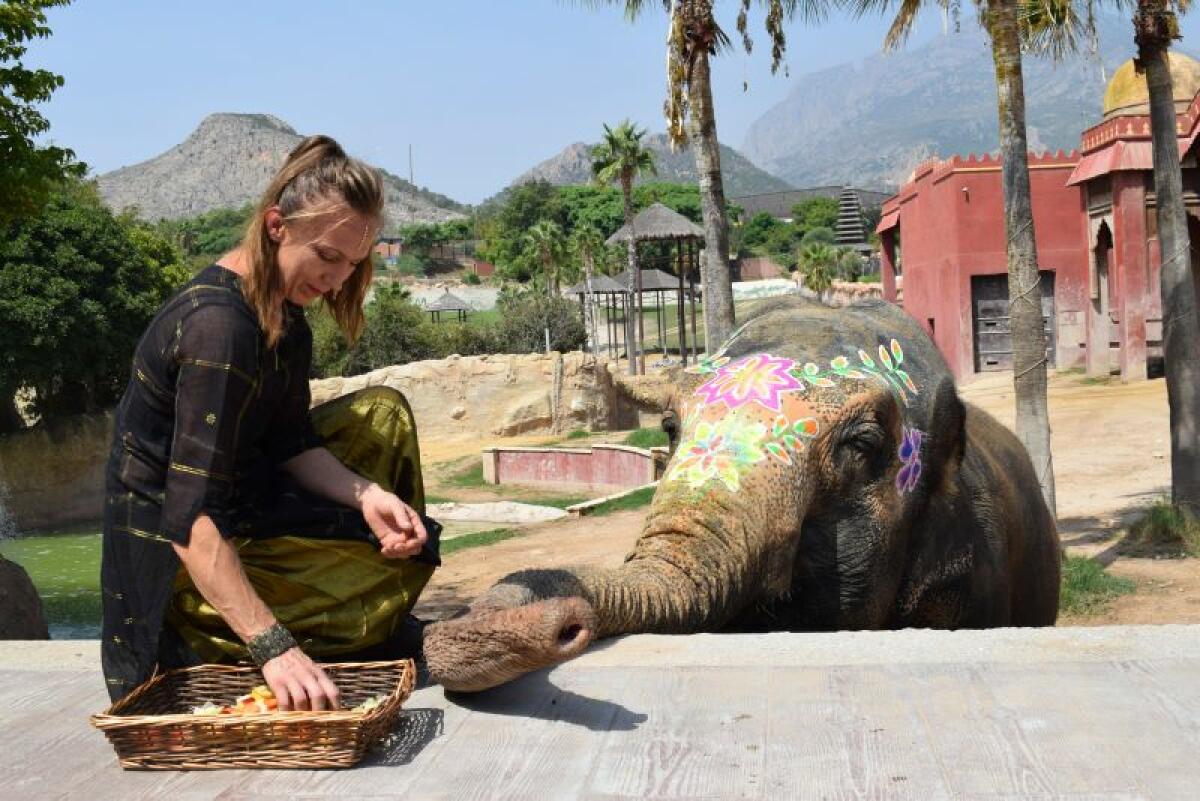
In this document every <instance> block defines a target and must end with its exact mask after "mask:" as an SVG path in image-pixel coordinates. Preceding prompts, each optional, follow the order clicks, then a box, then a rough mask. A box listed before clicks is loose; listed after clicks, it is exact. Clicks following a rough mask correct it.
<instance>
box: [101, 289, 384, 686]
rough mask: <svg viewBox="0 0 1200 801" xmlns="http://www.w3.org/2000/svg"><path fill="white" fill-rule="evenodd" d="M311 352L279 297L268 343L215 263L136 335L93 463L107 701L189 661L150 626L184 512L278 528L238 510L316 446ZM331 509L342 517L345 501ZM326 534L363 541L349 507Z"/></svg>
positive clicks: (231, 527) (164, 598)
mask: <svg viewBox="0 0 1200 801" xmlns="http://www.w3.org/2000/svg"><path fill="white" fill-rule="evenodd" d="M311 359H312V332H311V331H310V330H309V328H308V325H307V323H306V322H305V320H304V315H303V312H302V310H301V309H300V308H299V307H296V306H292V305H290V304H289V305H288V307H287V329H286V333H285V335H284V336H283V338H282V339H281V340H280V341H279V342H278V343H277V344H276V346H275V347H274V348H267V347H266V343H265V339H264V337H263V335H262V331H261V330H260V328H259V326H258V321H257V319H256V317H255V315H254V312H253V310H252V309H251V308H250V306H249V305H248V304H247V303H246V301H245V299H244V298H243V296H242V292H241V289H240V286H239V279H238V276H237V275H236V274H235V273H233V272H231V271H229V270H226V269H225V268H223V267H220V266H217V265H213V266H211V267H208V268H207V269H205V270H203V271H202V272H201V273H199V274H198V275H197V276H196V277H195V278H194V279H192V280H191V281H189V282H188V283H187V284H186V285H184V287H183V288H182V289H181V290H180V291H179V292H178V293H177V294H176V295H175V296H174V297H172V298H171V299H170V300H169V301H167V303H166V304H165V305H164V306H163V308H162V309H161V310H160V311H159V312H158V314H157V316H156V317H155V318H154V320H153V321H152V322H151V323H150V326H149V328H148V329H147V330H146V333H145V334H144V335H143V336H142V339H141V341H140V342H139V343H138V346H137V349H136V351H135V353H134V358H133V369H132V374H131V376H130V380H129V385H128V387H127V388H126V390H125V394H124V396H123V397H122V398H121V402H120V405H119V406H118V407H117V413H116V421H115V426H114V434H113V445H112V450H111V453H110V455H109V460H108V466H107V471H106V495H107V497H106V503H105V510H104V512H105V513H104V544H103V559H102V563H101V588H102V592H103V610H104V615H103V626H102V638H103V639H102V642H101V655H102V662H103V667H104V675H105V680H106V682H107V684H108V689H109V694H110V695H111V696H112V697H113V698H114V699H116V698H119V697H121V696H123V695H125V694H126V693H128V692H129V691H130V690H132V689H133V688H134V687H136V686H137V685H138V684H140V683H141V682H142V681H144V680H146V679H147V678H149V676H150V675H151V674H152V673H153V672H154V668H155V665H156V664H158V663H160V662H162V663H164V664H166V665H169V664H171V663H176V664H181V663H186V662H187V661H191V660H189V659H188V657H187V655H186V653H185V652H184V651H183V650H181V649H186V646H182V643H181V642H179V641H178V638H174V639H172V638H171V637H170V636H165V637H164V636H161V635H162V633H163V614H164V611H165V609H166V606H167V603H168V601H169V598H170V591H171V586H172V581H173V579H174V577H175V574H176V572H177V571H178V569H179V560H178V557H177V556H176V554H175V551H174V549H173V548H172V545H171V544H172V543H180V544H186V543H187V541H188V538H189V535H190V532H191V527H192V523H193V522H194V521H195V519H196V517H197V516H198V515H200V514H201V513H205V514H207V515H209V516H210V517H211V518H212V519H213V521H214V523H215V524H216V525H217V527H218V529H219V530H220V531H221V533H222V534H223V535H225V536H230V535H233V534H245V535H248V536H256V535H261V536H270V535H271V534H272V533H279V532H270V531H267V530H265V529H260V527H256V524H255V514H254V513H252V512H251V511H250V510H259V511H261V509H262V508H263V505H264V501H263V498H266V497H269V496H272V497H275V498H278V497H279V487H278V482H279V481H280V480H281V479H280V476H279V471H277V470H275V469H274V466H275V465H278V464H279V463H281V462H284V461H286V460H288V459H290V458H292V457H293V456H296V455H297V454H299V453H301V452H303V451H305V450H308V449H310V448H314V447H317V446H319V445H320V444H321V441H320V439H319V438H318V437H317V435H316V433H315V432H314V431H313V427H312V423H311V420H310V418H309V411H308V407H309V402H310V394H309V389H308V372H309V365H310V362H311ZM288 494H289V497H292V498H296V497H297V495H296V494H295V493H294V492H289V493H288ZM339 511H340V512H341V513H342V515H341V519H342V520H343V521H344V520H345V516H344V513H346V512H350V511H351V510H348V509H346V508H345V507H341V508H340V509H339ZM293 517H295V515H293ZM310 522H311V521H310ZM327 536H328V534H327ZM337 536H341V537H350V538H355V539H359V538H361V539H371V537H370V536H369V530H368V529H367V527H366V525H365V523H364V522H363V521H362V520H361V515H357V518H356V520H355V524H354V525H351V526H349V527H347V528H343V529H342V530H341V531H340V532H338V534H337ZM160 640H161V641H160Z"/></svg>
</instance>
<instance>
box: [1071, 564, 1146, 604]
mask: <svg viewBox="0 0 1200 801" xmlns="http://www.w3.org/2000/svg"><path fill="white" fill-rule="evenodd" d="M1136 589H1137V585H1136V584H1135V583H1134V582H1133V581H1131V580H1130V579H1127V578H1121V577H1119V576H1114V575H1111V574H1110V573H1106V572H1105V570H1104V567H1103V566H1102V565H1101V564H1100V563H1099V562H1097V561H1096V560H1094V559H1089V558H1087V557H1083V556H1068V557H1067V559H1066V561H1065V562H1063V575H1062V592H1061V593H1060V594H1059V598H1058V610H1059V612H1061V613H1063V614H1067V615H1079V616H1084V615H1095V614H1098V613H1099V612H1102V611H1103V610H1104V608H1105V607H1106V606H1108V604H1110V603H1111V602H1112V601H1113V600H1114V599H1115V598H1117V597H1118V596H1121V595H1128V594H1129V593H1131V592H1134V591H1135V590H1136Z"/></svg>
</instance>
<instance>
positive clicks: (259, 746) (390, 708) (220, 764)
mask: <svg viewBox="0 0 1200 801" xmlns="http://www.w3.org/2000/svg"><path fill="white" fill-rule="evenodd" d="M322 668H324V670H325V672H326V674H327V675H328V676H329V678H330V679H331V680H332V681H333V683H334V684H336V685H337V687H338V690H339V691H340V692H341V704H342V709H341V710H338V711H331V712H268V713H264V714H255V715H220V716H202V715H193V714H192V713H191V712H192V709H193V707H196V706H200V705H202V704H203V703H205V702H206V701H214V702H216V703H220V704H225V703H231V702H232V701H233V699H234V698H236V697H238V696H239V695H245V694H246V693H248V692H250V690H251V689H252V688H253V687H254V686H256V685H259V684H264V683H265V682H264V680H263V677H262V673H261V672H259V670H258V669H257V668H254V667H226V666H223V665H202V666H200V667H194V668H185V669H183V670H173V671H170V672H168V673H163V674H160V675H158V676H155V677H154V678H152V679H150V680H149V681H147V682H146V683H145V684H143V685H141V686H140V687H138V688H137V689H136V690H134V691H133V692H132V693H130V694H129V695H127V696H125V698H123V699H121V700H120V701H118V702H117V703H115V704H113V705H112V706H111V707H110V708H109V709H107V710H106V711H104V712H102V713H100V714H99V715H93V716H92V725H93V726H95V727H96V728H98V729H100V730H101V731H102V732H104V734H105V736H107V737H108V739H109V742H111V743H112V745H113V748H115V749H116V751H117V758H118V759H119V760H120V762H121V767H123V768H140V769H148V770H210V769H215V768H343V767H349V766H351V765H354V764H355V763H357V762H358V761H359V760H361V759H362V758H363V755H364V754H365V753H366V750H367V746H369V745H370V744H371V743H372V742H373V741H375V740H376V739H378V738H380V737H382V736H383V735H385V734H387V732H388V731H390V730H391V728H392V727H393V726H394V725H395V723H396V719H397V717H398V716H399V714H400V707H401V705H402V704H403V703H404V701H405V699H407V698H408V695H409V693H411V692H412V688H413V682H414V677H415V674H416V671H415V668H414V666H413V663H412V660H407V659H406V660H401V661H395V662H358V663H340V664H329V665H322ZM378 695H383V696H387V700H386V701H384V703H382V704H380V705H379V706H377V707H375V708H374V709H371V710H369V711H367V712H352V711H349V710H350V709H352V708H353V707H355V706H357V705H358V704H361V703H362V702H363V701H365V700H367V699H368V698H371V697H373V696H378Z"/></svg>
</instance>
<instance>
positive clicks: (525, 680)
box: [446, 670, 647, 731]
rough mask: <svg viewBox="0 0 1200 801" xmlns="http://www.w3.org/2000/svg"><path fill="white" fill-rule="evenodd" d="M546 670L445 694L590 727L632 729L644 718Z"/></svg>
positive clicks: (480, 708)
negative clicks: (560, 682) (553, 678)
mask: <svg viewBox="0 0 1200 801" xmlns="http://www.w3.org/2000/svg"><path fill="white" fill-rule="evenodd" d="M547 673H548V671H546V670H541V671H538V672H536V673H531V674H529V675H528V676H524V677H522V678H520V679H518V680H516V681H511V682H509V683H508V684H503V685H501V686H499V687H495V688H493V689H491V690H485V691H484V692H480V693H450V692H447V693H446V697H447V698H448V699H450V700H453V701H454V703H456V704H458V705H459V706H461V707H463V708H465V709H470V710H472V711H475V712H486V713H488V714H492V715H506V716H510V715H511V716H516V717H523V718H537V719H539V720H553V721H560V722H562V723H570V724H573V725H575V726H583V727H585V728H587V729H589V730H591V731H633V730H634V729H636V728H638V726H640V725H641V724H643V723H645V722H646V718H647V716H646V715H645V714H644V713H641V712H634V711H632V710H630V709H626V708H625V707H623V706H621V705H620V704H618V703H615V702H613V701H602V700H599V699H596V698H588V697H587V696H583V695H580V694H578V693H574V692H571V691H570V690H563V689H561V688H559V687H557V686H555V685H554V684H552V683H551V682H550V679H549V677H548V675H547Z"/></svg>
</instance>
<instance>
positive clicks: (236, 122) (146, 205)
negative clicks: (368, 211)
mask: <svg viewBox="0 0 1200 801" xmlns="http://www.w3.org/2000/svg"><path fill="white" fill-rule="evenodd" d="M301 139H302V137H301V135H300V134H298V133H297V132H296V131H295V130H294V129H293V128H292V127H291V126H290V125H288V124H287V123H286V122H284V121H283V120H281V119H279V118H278V117H273V116H271V115H270V114H210V115H209V116H207V117H205V118H204V120H203V121H202V122H201V123H200V125H199V127H198V128H196V130H195V131H193V132H192V133H191V135H190V136H188V138H187V139H185V140H184V141H183V142H181V143H180V144H178V145H176V146H175V147H173V148H171V149H170V150H168V151H166V152H165V153H162V154H160V155H158V156H155V157H154V158H152V159H149V160H148V161H143V162H141V163H140V164H134V165H132V166H129V167H122V168H121V169H119V170H114V171H112V172H108V173H105V174H104V175H101V176H100V177H99V178H98V179H97V183H98V184H99V187H100V194H101V196H102V197H103V198H104V201H105V202H106V203H107V204H108V205H109V206H110V207H112V208H113V209H114V210H117V211H120V210H122V209H125V208H128V207H131V206H133V207H136V208H137V209H138V211H139V213H140V215H141V216H142V217H144V218H145V219H148V220H158V219H160V218H166V219H179V218H183V217H194V216H196V215H198V214H203V213H205V212H207V211H212V210H213V209H221V208H239V207H241V206H243V205H245V204H246V203H248V202H252V201H255V200H257V199H258V197H259V195H261V194H262V192H263V190H264V189H266V187H267V184H268V183H269V182H270V180H271V178H272V177H273V176H274V175H275V173H276V171H278V169H279V167H280V165H282V164H283V161H284V159H285V158H287V154H288V153H289V152H291V150H292V149H293V148H294V147H295V146H296V145H297V143H299V142H300V140H301ZM351 155H353V153H352V154H351ZM383 177H384V187H385V191H386V203H387V226H386V227H385V233H396V231H397V229H398V228H399V227H400V226H402V225H407V224H410V223H414V222H420V223H430V222H443V221H445V220H452V219H457V218H460V217H462V216H463V214H462V206H460V205H459V204H458V203H455V202H454V201H453V200H451V199H450V198H448V197H444V196H442V195H438V194H436V193H434V192H430V191H428V190H425V189H419V188H417V187H414V186H413V185H412V184H410V183H409V182H408V181H405V180H403V179H401V178H397V177H396V176H394V175H391V174H389V173H387V172H383Z"/></svg>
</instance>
